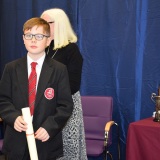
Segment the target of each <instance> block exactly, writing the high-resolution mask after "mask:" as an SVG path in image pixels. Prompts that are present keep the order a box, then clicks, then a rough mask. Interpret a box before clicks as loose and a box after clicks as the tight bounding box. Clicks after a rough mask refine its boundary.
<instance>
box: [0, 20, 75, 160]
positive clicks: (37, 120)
mask: <svg viewBox="0 0 160 160" xmlns="http://www.w3.org/2000/svg"><path fill="white" fill-rule="evenodd" d="M23 31H24V35H23V41H24V44H25V47H26V49H27V50H28V53H27V55H26V56H24V57H23V58H20V59H18V60H15V61H13V62H10V63H8V64H7V65H6V67H5V69H4V73H3V76H2V79H1V82H0V117H1V118H2V119H3V121H4V122H5V124H6V130H5V136H4V145H3V152H4V153H5V154H6V155H7V156H8V160H29V159H30V158H29V152H28V146H27V141H26V134H25V131H26V129H27V124H26V122H25V121H24V120H23V117H22V113H21V109H22V108H24V107H27V106H30V109H31V110H32V112H33V113H32V112H31V114H33V128H34V131H35V138H36V146H37V152H38V158H39V160H56V158H58V157H60V156H62V155H63V143H62V133H61V131H62V128H63V127H64V125H65V124H66V121H67V120H68V119H69V117H70V116H71V114H72V110H73V101H72V97H71V91H70V86H69V80H68V74H67V69H66V67H65V66H64V65H63V64H61V63H58V62H57V61H55V60H52V59H50V58H49V57H47V56H46V55H45V48H46V47H47V46H48V45H49V44H50V27H49V24H48V23H47V22H46V21H45V20H43V19H41V18H32V19H30V20H28V21H27V22H26V23H25V24H24V26H23ZM32 62H35V64H36V65H35V68H36V69H35V70H34V73H35V76H33V77H34V78H35V77H36V78H35V79H36V81H35V85H36V86H35V85H34V87H35V88H34V89H33V90H32V91H31V92H30V86H29V85H30V83H32V82H30V80H28V79H30V74H32V69H31V63H32ZM28 81H29V82H28ZM31 81H33V80H31ZM28 83H29V84H28ZM34 90H36V92H35V94H36V95H34V96H35V99H34V100H33V99H32V100H31V101H32V102H31V103H30V98H29V96H30V94H32V93H33V92H34Z"/></svg>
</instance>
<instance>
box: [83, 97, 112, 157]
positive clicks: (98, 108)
mask: <svg viewBox="0 0 160 160" xmlns="http://www.w3.org/2000/svg"><path fill="white" fill-rule="evenodd" d="M81 101H82V109H83V118H84V129H85V139H86V148H87V155H89V156H98V155H100V154H101V153H102V152H103V150H104V128H105V125H106V123H107V122H108V121H110V120H112V110H113V98H112V97H109V96H81ZM109 143H111V140H109Z"/></svg>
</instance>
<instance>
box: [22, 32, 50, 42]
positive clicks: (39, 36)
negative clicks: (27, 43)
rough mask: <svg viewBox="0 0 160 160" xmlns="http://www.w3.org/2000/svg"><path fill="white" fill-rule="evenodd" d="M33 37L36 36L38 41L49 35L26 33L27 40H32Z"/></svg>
mask: <svg viewBox="0 0 160 160" xmlns="http://www.w3.org/2000/svg"><path fill="white" fill-rule="evenodd" d="M33 37H35V39H36V40H37V41H41V40H42V39H43V38H44V37H49V36H46V35H43V34H24V38H25V39H26V40H31V39H32V38H33Z"/></svg>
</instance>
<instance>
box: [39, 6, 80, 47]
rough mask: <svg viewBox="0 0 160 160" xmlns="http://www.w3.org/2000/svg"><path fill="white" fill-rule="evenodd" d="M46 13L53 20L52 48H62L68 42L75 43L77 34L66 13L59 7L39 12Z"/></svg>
mask: <svg viewBox="0 0 160 160" xmlns="http://www.w3.org/2000/svg"><path fill="white" fill-rule="evenodd" d="M43 15H48V16H49V17H50V19H51V21H53V22H54V49H58V48H62V47H64V46H66V45H68V44H69V43H70V42H72V43H76V42H77V36H76V34H75V32H74V31H73V29H72V26H71V23H70V21H69V18H68V16H67V15H66V13H65V12H64V11H63V10H62V9H59V8H53V9H48V10H46V11H44V12H43V13H42V14H41V17H42V16H43Z"/></svg>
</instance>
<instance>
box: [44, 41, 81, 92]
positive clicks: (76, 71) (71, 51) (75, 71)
mask: <svg viewBox="0 0 160 160" xmlns="http://www.w3.org/2000/svg"><path fill="white" fill-rule="evenodd" d="M53 45H54V41H52V42H51V44H50V46H49V47H47V48H46V53H47V55H48V56H50V57H51V58H53V59H55V60H57V61H59V62H61V63H63V64H65V65H66V66H67V69H68V74H69V81H70V87H71V93H72V95H73V94H74V93H76V92H77V91H78V90H79V89H80V84H81V73H82V64H83V58H82V55H81V54H80V51H79V49H78V46H77V45H76V44H75V43H69V44H68V45H67V46H65V47H63V48H60V49H58V50H56V51H55V50H53Z"/></svg>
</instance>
